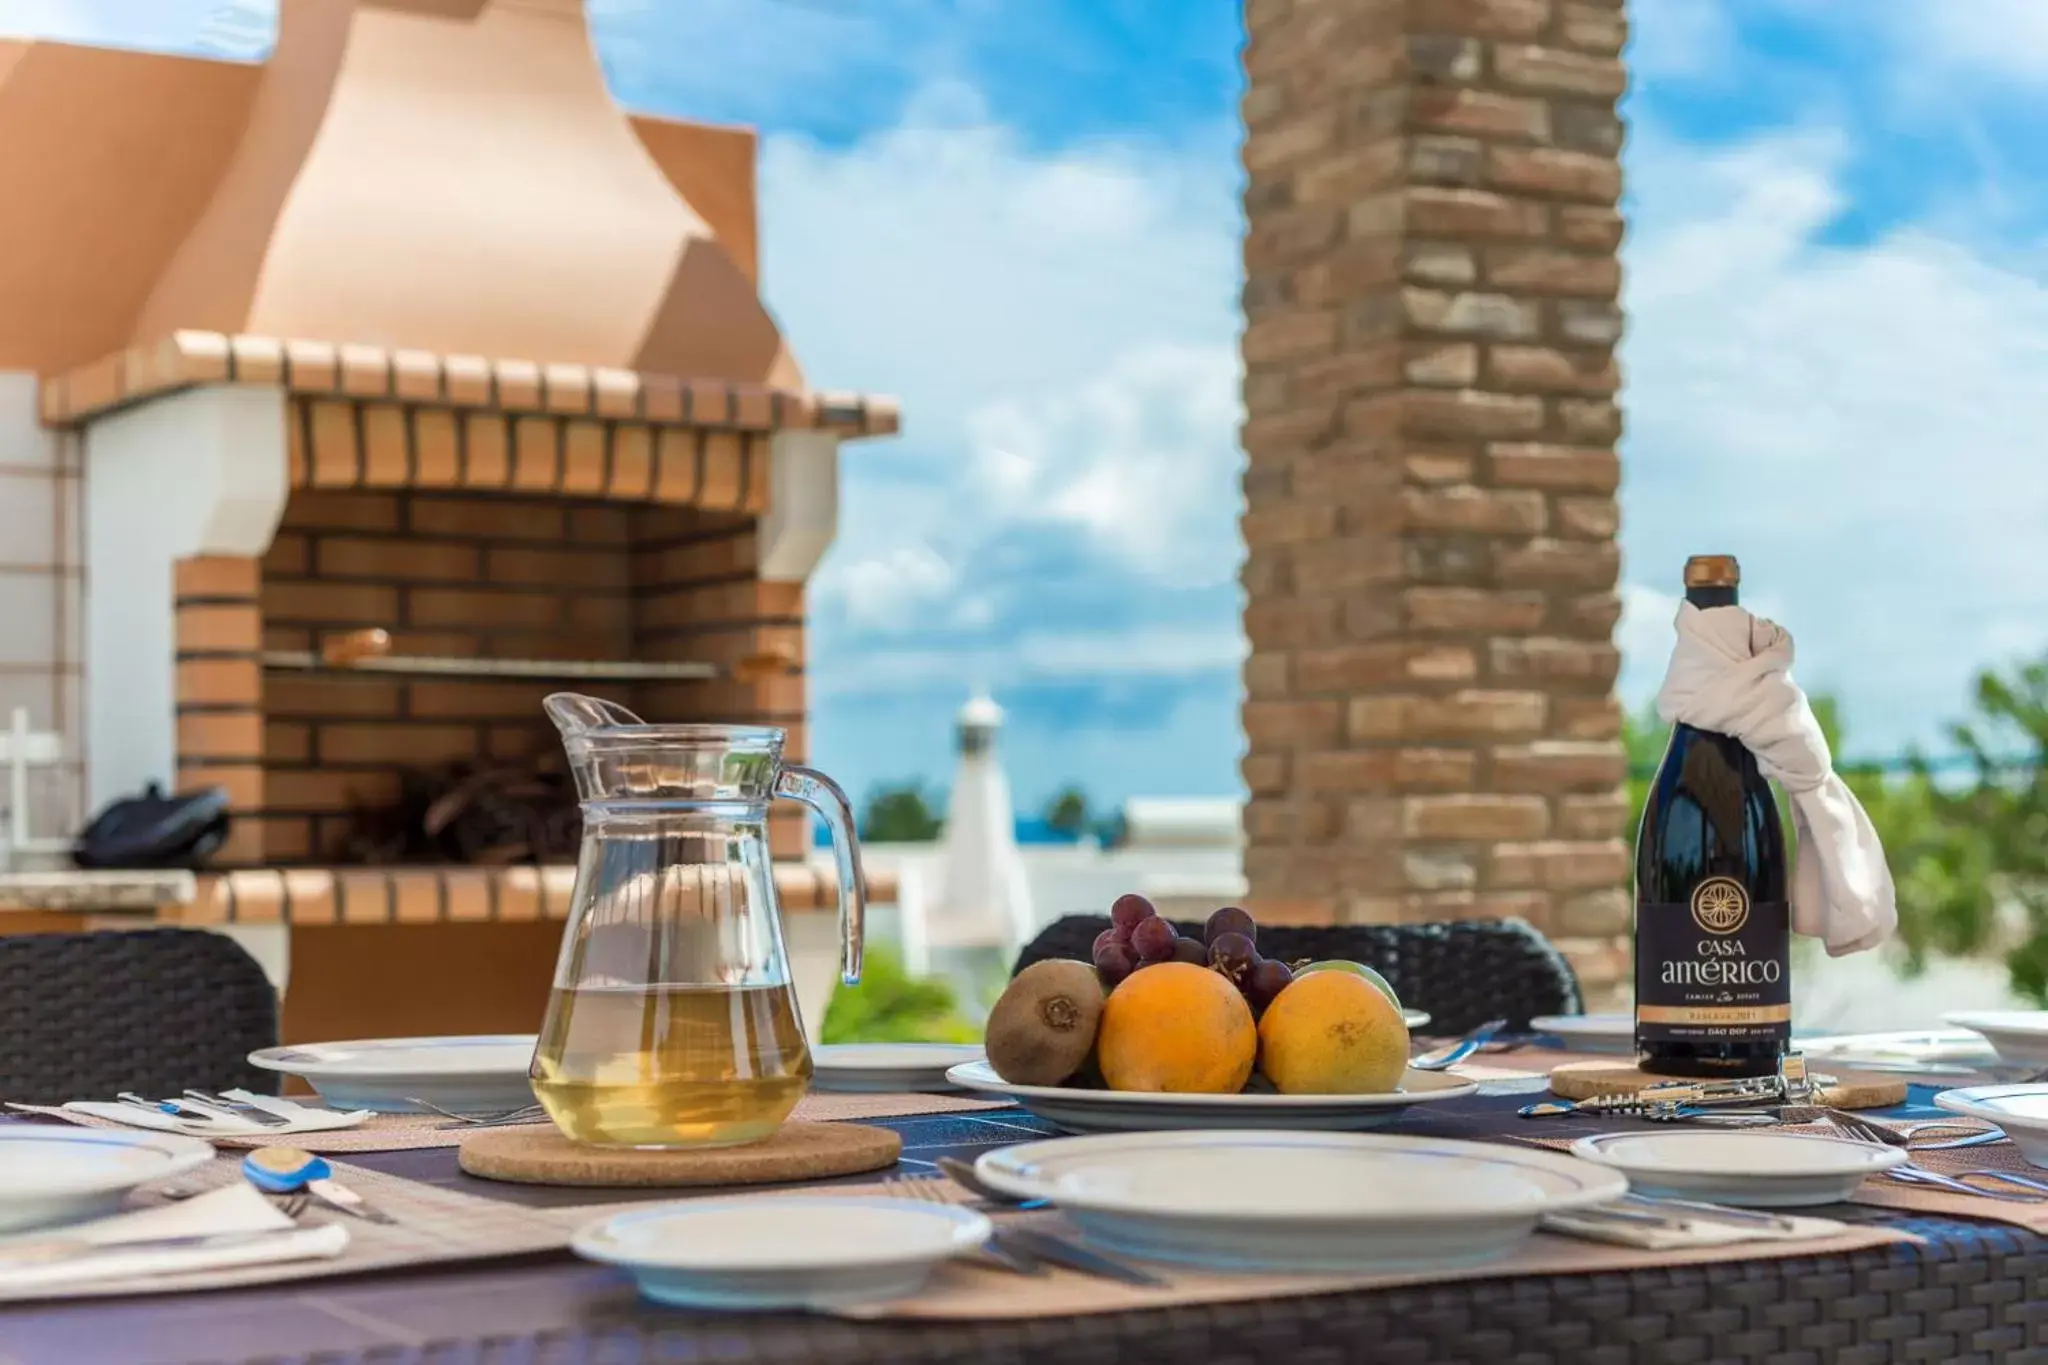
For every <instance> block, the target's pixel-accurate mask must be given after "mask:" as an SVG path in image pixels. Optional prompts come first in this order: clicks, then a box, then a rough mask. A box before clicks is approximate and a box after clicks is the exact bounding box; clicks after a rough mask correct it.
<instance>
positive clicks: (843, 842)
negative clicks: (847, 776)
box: [775, 767, 868, 986]
mask: <svg viewBox="0 0 2048 1365" xmlns="http://www.w3.org/2000/svg"><path fill="white" fill-rule="evenodd" d="M775 794H776V795H777V796H786V797H788V798H789V799H791V800H792V801H801V802H803V803H804V804H805V805H806V806H809V807H810V808H811V809H812V810H814V811H816V812H818V814H819V815H821V816H823V817H824V820H825V828H826V829H827V830H828V831H830V833H831V835H832V860H833V862H834V863H836V864H837V865H838V869H839V977H840V980H842V981H844V982H845V983H846V984H847V985H849V986H858V985H859V984H860V964H861V942H862V939H863V937H864V935H865V934H866V931H867V920H868V883H867V878H866V876H865V875H864V874H863V873H862V872H861V869H860V841H859V840H858V839H856V838H855V837H854V832H853V829H854V823H853V804H852V803H851V802H849V801H848V800H847V799H846V793H845V792H843V791H841V790H840V789H839V784H838V783H837V782H834V781H833V780H832V779H831V778H829V777H827V776H825V774H823V773H821V772H818V771H816V770H815V769H812V768H798V767H787V768H784V769H783V770H782V774H781V776H779V777H777V778H776V779H775Z"/></svg>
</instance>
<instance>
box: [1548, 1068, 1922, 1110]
mask: <svg viewBox="0 0 2048 1365" xmlns="http://www.w3.org/2000/svg"><path fill="white" fill-rule="evenodd" d="M1813 1069H1814V1070H1816V1071H1824V1072H1825V1073H1826V1074H1827V1075H1830V1076H1834V1077H1837V1078H1838V1080H1839V1084H1836V1085H1831V1086H1828V1087H1826V1088H1825V1089H1823V1090H1822V1091H1821V1092H1820V1102H1821V1103H1822V1104H1830V1105H1833V1106H1834V1107H1835V1108H1837V1109H1882V1108H1884V1107H1885V1106H1886V1105H1892V1104H1903V1103H1904V1102H1905V1099H1906V1081H1905V1078H1904V1077H1902V1076H1880V1075H1873V1074H1871V1073H1870V1072H1867V1071H1866V1072H1856V1071H1837V1070H1835V1069H1834V1068H1832V1067H1815V1068H1813ZM1686 1079H1691V1078H1690V1077H1679V1076H1656V1075H1652V1074H1651V1073H1649V1072H1647V1071H1645V1070H1643V1069H1642V1068H1641V1067H1639V1066H1634V1065H1631V1064H1630V1063H1628V1062H1616V1061H1606V1062H1565V1063H1564V1064H1562V1065H1561V1066H1558V1067H1556V1068H1554V1069H1553V1070H1552V1071H1551V1073H1550V1090H1551V1093H1552V1094H1554V1095H1557V1096H1559V1097H1560V1098H1562V1099H1567V1100H1589V1099H1592V1098H1593V1097H1594V1096H1595V1095H1620V1094H1626V1093H1627V1092H1629V1091H1631V1090H1641V1089H1642V1088H1643V1087H1644V1086H1646V1085H1655V1084H1657V1083H1658V1082H1659V1081H1671V1080H1686Z"/></svg>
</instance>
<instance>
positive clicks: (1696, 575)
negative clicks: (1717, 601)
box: [1685, 555, 1742, 588]
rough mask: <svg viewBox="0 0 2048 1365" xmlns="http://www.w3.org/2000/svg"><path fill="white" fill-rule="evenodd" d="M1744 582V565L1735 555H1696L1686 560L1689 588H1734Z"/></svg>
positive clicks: (1686, 584) (1686, 575) (1686, 579)
mask: <svg viewBox="0 0 2048 1365" xmlns="http://www.w3.org/2000/svg"><path fill="white" fill-rule="evenodd" d="M1741 582H1742V566H1741V565H1740V564H1737V563H1736V562H1735V556H1734V555H1694V556H1693V557H1692V558H1691V559H1688V560H1686V561H1685V586H1686V587H1688V588H1733V587H1736V586H1738V585H1740V584H1741Z"/></svg>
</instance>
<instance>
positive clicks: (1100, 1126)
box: [946, 1062, 1479, 1133]
mask: <svg viewBox="0 0 2048 1365" xmlns="http://www.w3.org/2000/svg"><path fill="white" fill-rule="evenodd" d="M946 1079H948V1080H950V1081H952V1082H953V1084H955V1085H957V1086H960V1087H962V1088H963V1089H967V1090H976V1091H980V1092H982V1093H983V1094H989V1095H1005V1096H1008V1097H1009V1098H1011V1099H1013V1100H1015V1101H1016V1102H1017V1103H1019V1104H1021V1105H1023V1106H1024V1107H1025V1108H1026V1109H1028V1110H1030V1111H1031V1112H1032V1113H1034V1114H1036V1115H1038V1116H1039V1117H1040V1118H1042V1119H1045V1120H1047V1121H1048V1122H1051V1123H1056V1124H1058V1125H1059V1126H1060V1127H1062V1128H1065V1129H1067V1130H1068V1131H1069V1132H1076V1133H1101V1132H1130V1131H1144V1130H1151V1129H1161V1128H1285V1129H1353V1128H1375V1127H1378V1126H1379V1125H1380V1124H1383V1123H1387V1122H1389V1121H1390V1120H1392V1119H1393V1118H1394V1116H1395V1115H1397V1114H1399V1113H1400V1112H1401V1111H1402V1110H1403V1109H1406V1108H1407V1107H1408V1106H1409V1105H1411V1104H1427V1103H1429V1102H1431V1101H1433V1100H1449V1099H1456V1098H1457V1097H1458V1096H1460V1095H1470V1094H1472V1093H1473V1092H1474V1091H1476V1090H1478V1089H1479V1087H1478V1085H1477V1084H1475V1083H1474V1082H1472V1081H1468V1080H1465V1079H1464V1078H1462V1077H1459V1076H1452V1075H1448V1074H1446V1073H1444V1072H1441V1071H1417V1070H1415V1069H1414V1068H1412V1067H1411V1068H1410V1069H1409V1070H1408V1072H1407V1073H1406V1074H1405V1075H1403V1076H1402V1077H1401V1085H1400V1088H1399V1089H1397V1090H1392V1091H1389V1092H1387V1093H1385V1094H1379V1095H1275V1094H1264V1093H1260V1092H1251V1093H1246V1094H1238V1095H1158V1094H1152V1093H1150V1092H1148V1091H1140V1090H1082V1089H1079V1088H1077V1087H1071V1086H1064V1085H1012V1084H1011V1083H1010V1082H1008V1081H1006V1080H1004V1079H1003V1078H1002V1077H1001V1076H998V1075H997V1074H996V1071H995V1068H994V1067H992V1066H990V1065H989V1064H988V1063H987V1062H968V1063H965V1064H964V1065H961V1066H956V1067H954V1068H953V1069H952V1070H951V1071H948V1072H947V1073H946Z"/></svg>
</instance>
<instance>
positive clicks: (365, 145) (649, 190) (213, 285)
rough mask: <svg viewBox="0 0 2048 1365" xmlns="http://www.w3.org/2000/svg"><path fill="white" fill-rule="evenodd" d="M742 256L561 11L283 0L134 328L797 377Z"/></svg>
mask: <svg viewBox="0 0 2048 1365" xmlns="http://www.w3.org/2000/svg"><path fill="white" fill-rule="evenodd" d="M748 228H749V229H751V223H749V224H748ZM748 235H749V237H751V231H749V234H748ZM745 250H746V252H747V256H748V259H747V261H746V262H745V263H744V264H743V263H742V262H741V261H739V260H736V259H735V257H734V254H733V252H732V251H730V250H728V247H727V245H726V244H723V243H721V242H720V240H719V238H718V236H717V234H716V233H715V232H714V231H713V229H712V227H711V226H710V224H708V223H707V221H706V219H705V217H704V216H703V215H702V214H700V213H699V211H698V210H697V209H696V208H694V207H692V205H691V204H690V202H689V201H688V200H687V199H686V198H685V197H684V195H683V193H682V192H681V191H680V190H679V189H678V187H677V185H676V184H674V183H672V182H671V180H670V179H669V176H668V175H667V174H665V173H664V167H663V166H662V165H659V164H657V162H656V160H655V158H654V157H653V156H652V155H651V154H650V151H649V148H648V145H647V144H646V143H645V142H643V140H642V135H641V134H640V133H639V132H636V128H635V124H634V123H633V122H632V121H631V120H629V118H628V116H627V115H626V114H625V113H624V112H623V111H622V110H621V109H620V108H619V107H618V106H617V105H616V104H615V103H614V102H613V100H612V98H611V95H610V94H609V92H608V91H607V90H606V88H605V83H604V76H603V73H602V71H601V70H600V68H599V66H598V63H597V59H596V56H595V53H594V52H593V50H592V48H591V44H590V37H589V33H588V31H587V29H586V27H585V23H584V17H583V12H582V6H581V5H580V4H579V3H577V0H284V3H283V4H281V6H280V9H279V31H278V42H277V48H276V52H275V54H274V55H273V56H272V57H271V59H270V60H269V62H268V63H266V65H265V67H264V70H263V74H262V77H261V81H260V84H259V86H258V88H257V91H256V93H255V97H254V100H253V104H252V107H251V110H250V117H249V119H248V122H247V123H246V125H245V130H244V132H243V134H242V136H241V139H240V141H239V144H238V145H237V147H236V148H235V150H234V152H233V154H232V156H231V159H230V160H229V163H228V165H227V167H226V169H225V170H224V172H223V173H222V174H221V176H220V177H219V179H218V180H217V181H216V182H215V189H214V192H213V195H212V198H211V200H210V202H208V203H207V205H206V207H205V208H204V209H203V210H202V211H201V213H200V214H199V216H198V218H197V219H196V220H195V221H194V223H193V225H192V227H191V229H190V230H189V232H188V233H187V234H186V235H185V238H184V240H183V242H182V243H181V244H180V245H179V246H178V248H177V249H176V251H175V253H174V254H173V256H172V257H171V259H170V261H169V263H168V264H167V266H166V268H165V269H164V271H163V272H162V273H161V274H160V275H159V277H158V280H157V283H156V286H155V288H154V289H153V290H152V291H151V293H150V295H149V297H148V299H147V301H146V302H145V303H144V305H143V307H142V309H141V311H140V314H139V316H138V318H137V320H136V324H135V326H134V330H133V338H134V340H135V341H136V342H137V343H147V342H151V341H154V340H156V339H158V338H161V337H163V336H166V335H169V334H171V333H173V332H175V331H177V330H180V329H199V330H205V331H212V332H219V333H226V334H237V333H242V334H254V335H259V336H273V337H319V338H324V339H329V340H334V341H348V342H353V343H362V344H369V345H376V346H385V347H401V346H402V347H407V348H416V349H420V350H426V351H434V352H440V353H466V354H477V355H484V356H521V357H526V358H528V359H530V360H534V361H539V362H542V363H549V362H567V363H574V364H581V365H592V366H616V367H620V368H624V369H632V370H642V371H653V372H658V373H664V374H673V375H686V376H690V377H692V378H702V379H726V380H734V381H739V382H744V383H755V384H770V385H777V386H789V387H796V386H800V384H801V382H802V381H801V378H800V376H799V375H798V374H797V371H796V367H795V365H794V363H793V362H792V360H791V358H790V356H789V355H788V353H787V351H786V349H785V348H784V346H783V344H782V340H781V337H780V335H779V334H778V332H777V329H776V326H775V324H774V322H773V321H772V320H771V319H770V318H769V316H768V314H767V312H766V310H765V309H764V308H763V307H762V306H761V304H760V301H759V299H758V297H757V295H756V293H755V289H754V285H753V282H752V280H751V279H750V278H749V273H750V267H751V241H748V242H747V243H745Z"/></svg>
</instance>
